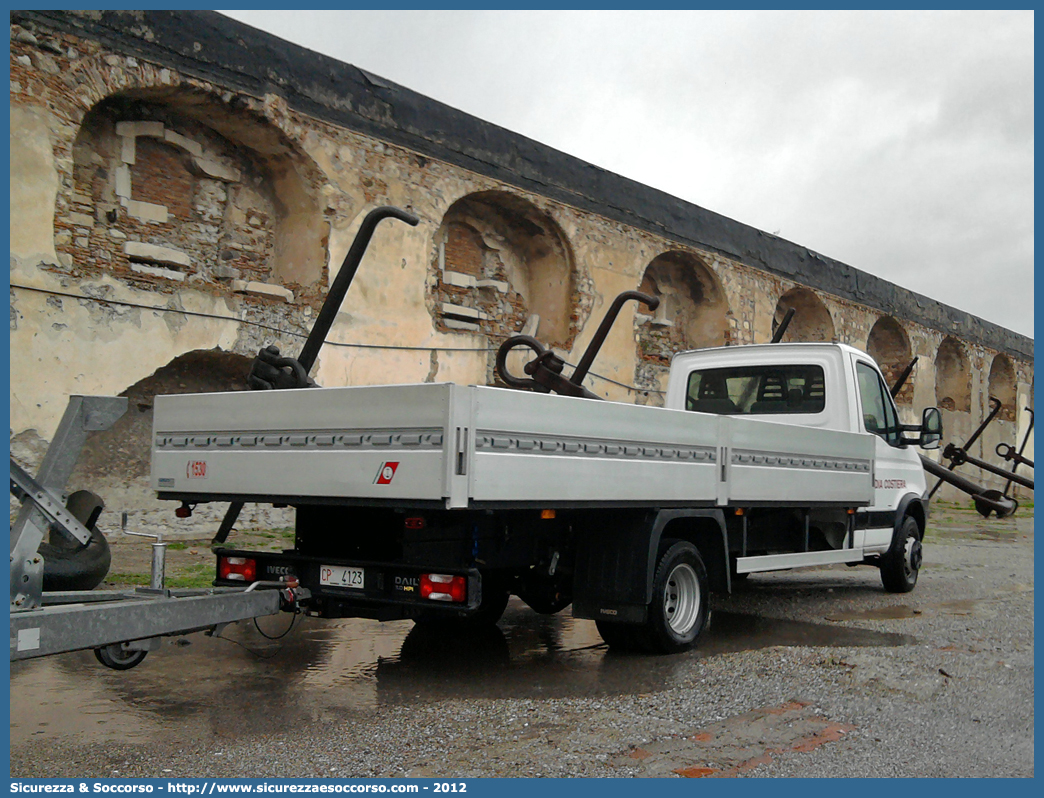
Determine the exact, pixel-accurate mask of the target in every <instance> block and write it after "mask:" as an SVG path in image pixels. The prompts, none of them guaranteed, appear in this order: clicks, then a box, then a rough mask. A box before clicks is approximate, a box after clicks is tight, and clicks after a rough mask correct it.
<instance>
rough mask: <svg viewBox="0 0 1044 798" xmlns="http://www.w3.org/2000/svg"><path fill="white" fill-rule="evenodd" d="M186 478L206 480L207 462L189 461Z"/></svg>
mask: <svg viewBox="0 0 1044 798" xmlns="http://www.w3.org/2000/svg"><path fill="white" fill-rule="evenodd" d="M185 476H187V477H188V478H189V479H206V478H207V461H206V460H189V463H188V467H187V468H186V469H185Z"/></svg>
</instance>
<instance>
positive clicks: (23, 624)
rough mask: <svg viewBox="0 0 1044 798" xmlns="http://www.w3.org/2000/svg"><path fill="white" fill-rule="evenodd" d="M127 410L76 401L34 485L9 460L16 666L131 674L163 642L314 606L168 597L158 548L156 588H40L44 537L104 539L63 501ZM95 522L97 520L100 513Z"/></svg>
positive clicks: (244, 596) (223, 594) (294, 589)
mask: <svg viewBox="0 0 1044 798" xmlns="http://www.w3.org/2000/svg"><path fill="white" fill-rule="evenodd" d="M126 409H127V400H126V399H125V398H121V397H108V396H73V397H71V398H70V400H69V406H68V408H67V409H66V411H65V415H64V416H63V417H62V421H61V423H60V424H59V426H58V431H57V432H56V433H55V437H54V439H53V441H52V442H51V445H50V446H49V447H48V450H47V453H46V455H45V456H44V459H43V462H42V463H41V465H40V470H39V473H38V474H37V476H36V477H35V478H34V477H32V476H30V475H29V474H28V473H26V472H25V470H24V469H22V468H21V467H20V466H19V465H18V464H17V463H16V462H15V461H14V460H13V459H12V460H11V493H12V494H13V495H14V496H16V497H17V498H18V499H19V500H20V501H21V502H22V507H21V509H20V510H19V513H18V516H17V518H16V520H15V522H14V524H13V525H12V527H11V609H10V620H11V661H12V662H14V661H18V660H25V659H32V658H35V657H45V656H49V655H51V654H62V653H66V652H70V651H80V650H84V649H93V650H94V652H95V656H96V657H97V659H98V661H99V662H101V663H102V664H103V665H106V666H107V667H110V668H113V669H115V670H126V669H128V668H133V667H134V666H135V665H138V664H139V663H140V662H141V661H142V660H143V659H144V658H145V656H146V654H147V653H148V652H149V651H152V650H154V649H156V648H157V647H158V646H159V643H160V639H161V638H162V637H166V636H180V635H184V634H189V633H191V632H198V631H209V632H210V633H212V634H213V633H215V632H218V631H220V630H221V629H222V628H223V627H224V626H226V625H227V624H229V623H234V622H235V621H241V620H248V619H250V618H258V617H263V616H267V615H275V614H276V613H278V612H280V611H284V610H285V611H296V610H297V609H298V607H299V604H300V602H301V601H303V600H304V599H306V598H307V597H308V591H307V590H306V589H304V588H301V587H299V586H298V584H297V582H296V580H290V581H286V582H265V581H261V582H254V583H252V584H250V585H244V586H243V587H242V588H238V587H232V588H229V587H223V588H200V589H191V590H168V589H166V588H164V586H163V566H164V550H165V544H164V543H163V542H162V540H157V542H156V543H155V544H153V558H152V580H151V586H150V587H139V588H134V589H131V590H66V591H45V590H44V589H43V577H44V564H45V563H44V557H43V556H42V555H41V554H40V553H39V549H40V544H41V543H43V542H44V541H45V540H47V536H48V535H57V536H61V537H64V538H66V539H68V540H69V541H75V542H76V544H77V545H79V546H81V547H83V548H84V549H85V548H86V547H87V546H88V544H90V543H91V541H92V538H95V537H96V536H97V534H98V533H96V532H95V531H94V530H93V529H89V528H88V527H93V520H94V519H93V518H92V519H85V518H79V517H77V515H76V510H75V509H74V508H73V507H71V506H67V502H66V500H64V499H63V497H62V492H63V489H64V487H65V483H66V482H67V480H68V479H69V476H70V475H71V473H72V469H73V466H74V465H75V464H76V460H77V458H78V457H79V454H80V450H81V449H82V448H83V444H84V442H85V441H86V438H87V433H88V432H89V431H92V430H104V429H108V428H109V427H111V426H112V425H113V424H115V423H116V421H117V420H118V419H119V418H120V417H121V416H122V415H123V414H124V412H126ZM69 504H71V502H70V503H69ZM99 510H100V508H99ZM92 515H93V516H94V517H95V518H96V516H97V512H94V513H92ZM130 534H141V533H133V532H131V533H130ZM146 537H158V536H155V535H146ZM81 550H82V549H81Z"/></svg>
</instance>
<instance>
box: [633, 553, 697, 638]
mask: <svg viewBox="0 0 1044 798" xmlns="http://www.w3.org/2000/svg"><path fill="white" fill-rule="evenodd" d="M664 545H665V546H666V547H667V548H666V551H664V553H663V555H662V556H661V557H660V562H659V564H658V565H657V567H656V575H655V576H654V577H653V596H652V602H651V603H650V604H649V616H648V619H647V620H646V622H645V626H644V628H643V629H642V637H643V638H644V640H645V644H646V648H647V649H648V650H649V651H651V652H653V653H659V654H675V653H677V652H679V651H685V650H687V649H689V648H692V646H693V645H694V644H695V643H696V639H697V638H698V637H699V636H700V632H702V631H703V628H704V627H705V626H706V625H707V617H708V614H709V612H710V606H709V604H710V602H709V598H708V591H707V569H706V568H705V567H704V565H703V560H702V559H701V558H700V553H699V552H698V551H697V550H696V547H695V546H693V545H692V544H691V543H689V542H687V541H676V542H673V543H672V542H671V541H666V542H665V544H664Z"/></svg>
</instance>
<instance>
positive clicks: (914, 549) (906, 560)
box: [903, 537, 921, 581]
mask: <svg viewBox="0 0 1044 798" xmlns="http://www.w3.org/2000/svg"><path fill="white" fill-rule="evenodd" d="M920 567H921V541H919V540H918V539H917V538H914V537H909V538H907V539H906V547H905V550H904V552H903V573H904V574H905V575H906V579H907V581H909V580H911V579H913V578H914V577H916V576H917V570H918V569H919V568H920Z"/></svg>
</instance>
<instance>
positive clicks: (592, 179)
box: [11, 11, 1034, 360]
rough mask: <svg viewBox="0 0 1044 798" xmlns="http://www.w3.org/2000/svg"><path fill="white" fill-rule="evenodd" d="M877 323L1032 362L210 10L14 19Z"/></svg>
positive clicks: (812, 260) (797, 254)
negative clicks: (751, 273) (669, 244)
mask: <svg viewBox="0 0 1044 798" xmlns="http://www.w3.org/2000/svg"><path fill="white" fill-rule="evenodd" d="M11 22H12V23H15V24H21V23H24V22H34V23H37V24H39V25H43V26H46V27H52V28H54V29H56V30H60V31H63V32H65V33H71V34H74V35H79V36H82V37H84V38H88V39H94V40H96V41H98V42H99V43H101V44H102V45H105V46H107V47H109V48H111V49H113V50H115V51H117V52H128V51H129V52H131V53H133V54H134V55H137V56H139V57H141V58H145V59H148V60H150V61H153V62H156V63H159V64H162V65H164V66H169V67H172V68H175V69H177V70H178V71H179V72H182V73H184V74H187V75H191V76H193V77H195V78H198V79H201V80H206V81H210V82H213V83H217V84H219V85H223V86H227V87H229V88H232V89H235V90H237V91H241V92H244V93H247V94H251V95H253V96H257V97H263V96H264V95H265V94H271V93H274V94H277V95H279V96H281V97H283V98H284V99H285V100H286V102H287V103H288V104H289V105H290V106H291V107H293V108H294V109H296V110H297V111H299V112H301V113H304V114H307V115H309V116H312V117H315V118H317V119H321V120H324V121H327V122H330V123H333V124H337V125H340V126H343V127H346V128H348V129H351V130H355V131H357V132H360V133H363V134H367V135H371V136H374V137H377V138H381V139H384V140H386V141H389V142H391V143H393V144H399V145H402V146H405V147H408V148H410V149H413V150H416V151H417V152H420V153H422V154H424V155H427V156H430V157H433V158H437V159H439V160H443V161H446V162H449V163H451V164H454V165H457V166H461V167H464V168H466V169H470V170H472V171H475V172H478V173H480V174H484V175H487V176H489V177H492V178H494V179H497V180H501V181H503V182H505V183H510V184H512V185H515V186H517V187H518V188H521V189H525V190H527V191H531V192H533V193H536V194H540V195H543V196H546V197H548V198H550V199H554V200H558V201H560V202H563V203H565V204H568V205H571V206H573V207H576V208H578V209H581V210H586V211H590V212H593V213H597V214H599V215H602V216H605V217H607V218H610V219H613V220H615V221H618V222H621V223H623V224H627V225H630V226H632V227H635V228H638V229H641V230H645V231H647V232H650V233H653V234H655V235H659V236H662V237H664V238H668V239H673V240H675V241H677V242H679V243H682V244H685V245H690V246H693V247H698V248H701V249H705V250H711V251H715V252H718V253H720V254H722V255H724V256H726V257H728V258H730V259H732V260H735V261H737V262H739V263H742V264H744V265H747V266H751V267H753V268H756V269H760V270H762V271H765V272H768V273H770V274H774V275H777V276H779V277H783V278H785V279H788V280H792V281H794V282H796V283H800V284H803V285H806V286H809V287H811V288H816V289H819V290H821V291H824V292H827V293H829V294H833V295H834V296H837V297H840V298H842V299H846V300H849V301H852V302H856V303H859V304H861V305H865V306H868V307H871V308H874V309H875V310H879V311H881V312H883V313H887V314H892V315H896V316H899V317H901V318H905V319H908V320H910V321H914V322H916V323H918V324H922V325H924V326H925V327H929V328H931V329H934V330H937V331H939V332H941V333H943V334H951V335H956V336H958V337H960V338H963V339H965V340H968V341H972V342H975V343H979V344H981V345H983V346H987V347H989V348H991V349H996V350H998V351H1002V352H1007V353H1008V354H1011V355H1014V356H1016V357H1018V358H1020V359H1025V360H1032V359H1033V353H1034V341H1033V339H1032V338H1028V337H1026V336H1024V335H1020V334H1019V333H1016V332H1014V331H1012V330H1008V329H1006V328H1004V327H1001V326H1000V325H998V324H995V323H993V322H991V321H987V320H985V319H981V318H979V317H977V316H973V315H972V314H970V313H967V312H965V311H962V310H959V309H957V308H954V307H951V306H949V305H946V304H944V303H942V302H939V301H937V300H935V299H931V298H930V297H926V296H923V295H921V294H918V293H915V292H913V291H909V290H907V289H905V288H902V287H900V286H898V285H895V284H894V283H891V282H889V281H887V280H883V279H881V278H879V277H875V276H874V275H872V274H868V273H867V272H863V271H860V270H859V269H856V268H854V267H852V266H849V265H847V264H845V263H842V262H840V261H837V260H834V259H833V258H829V257H826V256H824V255H820V254H819V253H816V252H813V251H812V250H810V249H807V248H806V247H802V246H800V245H799V244H795V243H792V242H790V241H787V240H785V239H782V238H779V237H777V236H773V235H771V234H769V233H765V232H763V231H761V230H758V229H756V228H754V227H751V226H749V225H746V224H743V223H741V222H737V221H735V220H733V219H729V218H728V217H725V216H722V215H721V214H718V213H715V212H713V211H709V210H707V209H705V208H701V207H699V206H698V205H694V204H692V203H689V202H686V201H684V200H681V199H678V198H677V197H673V196H671V195H669V194H667V193H665V192H663V191H659V190H657V189H654V188H651V187H649V186H646V185H644V184H641V183H638V182H636V181H634V180H630V179H628V178H625V177H622V176H620V175H616V174H614V173H612V172H609V171H607V170H604V169H601V168H599V167H597V166H594V165H593V164H589V163H587V162H585V161H582V160H580V159H579V158H575V157H573V156H571V155H567V154H566V153H563V152H560V151H558V150H555V149H554V148H552V147H548V146H546V145H543V144H540V143H539V142H536V141H533V140H532V139H528V138H526V137H525V136H522V135H519V134H517V133H513V132H511V131H509V130H506V129H504V128H501V127H498V126H496V125H493V124H490V123H488V122H484V121H482V120H481V119H478V118H477V117H474V116H471V115H470V114H466V113H464V112H462V111H458V110H456V109H454V108H451V107H450V106H448V105H445V104H444V103H440V102H437V101H435V100H432V99H430V98H428V97H425V96H424V95H421V94H418V93H417V92H414V91H412V90H410V89H407V88H405V87H403V86H400V85H398V84H395V83H393V82H391V81H388V80H385V79H383V78H380V77H378V76H376V75H372V74H370V73H368V72H365V71H364V70H362V69H359V68H358V67H354V66H352V65H350V64H346V63H344V62H341V61H337V60H336V59H333V58H330V57H329V56H325V55H322V54H319V53H316V52H314V51H311V50H308V49H306V48H304V47H300V46H298V45H295V44H292V43H290V42H287V41H284V40H282V39H280V38H278V37H276V36H273V35H271V34H268V33H265V32H263V31H260V30H257V29H256V28H251V27H250V26H248V25H245V24H243V23H240V22H237V21H236V20H233V19H231V18H229V17H225V16H223V15H221V14H218V13H216V12H213V11H83V12H62V11H12V12H11Z"/></svg>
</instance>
